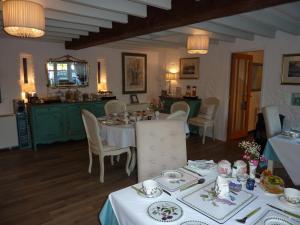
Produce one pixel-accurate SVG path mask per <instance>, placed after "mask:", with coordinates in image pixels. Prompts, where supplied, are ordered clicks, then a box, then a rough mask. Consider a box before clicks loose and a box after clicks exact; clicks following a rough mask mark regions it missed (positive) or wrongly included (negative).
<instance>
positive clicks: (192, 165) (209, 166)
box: [185, 160, 217, 176]
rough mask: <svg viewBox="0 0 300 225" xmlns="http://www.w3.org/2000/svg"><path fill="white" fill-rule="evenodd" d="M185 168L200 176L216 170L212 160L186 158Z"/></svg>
mask: <svg viewBox="0 0 300 225" xmlns="http://www.w3.org/2000/svg"><path fill="white" fill-rule="evenodd" d="M185 168H186V169H188V170H191V171H194V172H196V173H198V174H200V175H201V176H206V175H208V174H211V173H213V172H216V171H217V164H216V163H215V162H214V161H213V160H195V161H192V160H188V165H186V166H185Z"/></svg>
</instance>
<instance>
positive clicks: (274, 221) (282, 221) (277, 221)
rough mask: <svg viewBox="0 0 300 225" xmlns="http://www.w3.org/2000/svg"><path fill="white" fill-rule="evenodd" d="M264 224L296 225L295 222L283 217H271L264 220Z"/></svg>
mask: <svg viewBox="0 0 300 225" xmlns="http://www.w3.org/2000/svg"><path fill="white" fill-rule="evenodd" d="M264 225H294V224H292V223H290V222H289V221H287V220H285V219H282V218H277V217H269V218H267V219H266V220H265V221H264Z"/></svg>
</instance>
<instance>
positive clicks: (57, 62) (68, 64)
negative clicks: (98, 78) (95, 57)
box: [46, 55, 88, 88]
mask: <svg viewBox="0 0 300 225" xmlns="http://www.w3.org/2000/svg"><path fill="white" fill-rule="evenodd" d="M46 69H47V76H48V87H51V88H63V87H66V88H71V87H85V86H87V85H88V63H87V61H85V60H80V59H77V58H74V57H72V56H70V55H65V56H62V57H60V58H55V59H49V60H48V61H47V65H46Z"/></svg>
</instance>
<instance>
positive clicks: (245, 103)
mask: <svg viewBox="0 0 300 225" xmlns="http://www.w3.org/2000/svg"><path fill="white" fill-rule="evenodd" d="M247 105H248V102H247V101H244V102H242V104H241V109H242V110H247Z"/></svg>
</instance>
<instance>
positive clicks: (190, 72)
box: [179, 57, 200, 79]
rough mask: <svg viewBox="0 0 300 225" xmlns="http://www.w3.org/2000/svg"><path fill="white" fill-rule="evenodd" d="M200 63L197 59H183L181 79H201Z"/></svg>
mask: <svg viewBox="0 0 300 225" xmlns="http://www.w3.org/2000/svg"><path fill="white" fill-rule="evenodd" d="M199 63H200V59H199V58H198V57H197V58H181V59H180V75H179V78H180V79H198V78H199Z"/></svg>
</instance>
